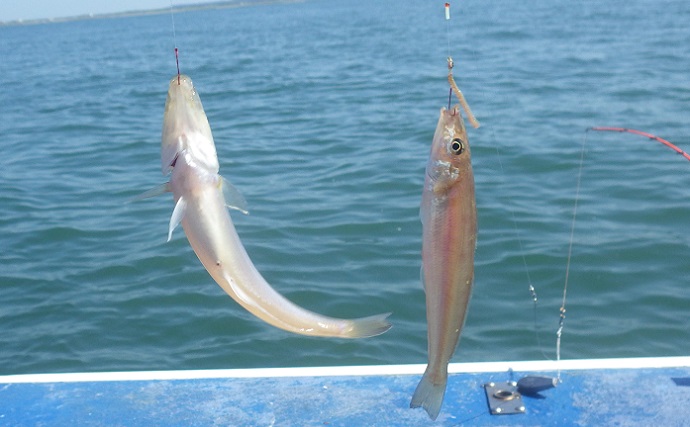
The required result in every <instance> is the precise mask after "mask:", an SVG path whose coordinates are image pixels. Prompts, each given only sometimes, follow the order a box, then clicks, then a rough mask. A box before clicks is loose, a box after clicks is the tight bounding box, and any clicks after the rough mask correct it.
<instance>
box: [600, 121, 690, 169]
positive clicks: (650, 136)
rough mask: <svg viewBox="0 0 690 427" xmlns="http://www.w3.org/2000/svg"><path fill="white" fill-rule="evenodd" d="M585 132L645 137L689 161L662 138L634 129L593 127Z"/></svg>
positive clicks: (689, 157) (686, 155)
mask: <svg viewBox="0 0 690 427" xmlns="http://www.w3.org/2000/svg"><path fill="white" fill-rule="evenodd" d="M587 130H595V131H600V132H627V133H632V134H635V135H640V136H644V137H647V138H649V139H652V140H654V141H657V142H660V143H662V144H664V145H665V146H667V147H668V148H670V149H671V150H673V151H675V152H676V153H678V154H680V155H681V156H683V157H685V158H686V159H687V160H689V161H690V154H688V153H686V152H685V151H683V150H681V149H680V148H678V147H676V146H675V145H673V144H671V143H670V142H668V141H666V140H665V139H663V138H659V137H658V136H656V135H652V134H651V133H647V132H642V131H639V130H635V129H628V128H616V127H593V128H588V129H587Z"/></svg>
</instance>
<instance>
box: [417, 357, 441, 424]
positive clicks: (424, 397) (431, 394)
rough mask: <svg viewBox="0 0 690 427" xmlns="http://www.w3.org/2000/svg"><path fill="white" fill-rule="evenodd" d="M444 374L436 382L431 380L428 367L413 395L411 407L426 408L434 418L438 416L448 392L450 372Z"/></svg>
mask: <svg viewBox="0 0 690 427" xmlns="http://www.w3.org/2000/svg"><path fill="white" fill-rule="evenodd" d="M443 374H444V375H443V377H442V378H439V379H437V381H436V382H434V381H432V380H431V374H430V372H429V368H428V367H427V369H426V372H424V376H423V377H422V380H421V381H420V382H419V384H418V385H417V389H416V390H415V391H414V395H412V401H411V402H410V408H419V407H422V408H424V410H426V413H427V414H429V417H430V418H431V419H432V420H435V419H436V418H437V417H438V413H439V412H440V411H441V404H442V403H443V396H444V395H445V394H446V383H447V381H448V373H447V372H444V373H443ZM438 380H440V381H438Z"/></svg>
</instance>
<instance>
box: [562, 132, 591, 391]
mask: <svg viewBox="0 0 690 427" xmlns="http://www.w3.org/2000/svg"><path fill="white" fill-rule="evenodd" d="M587 135H588V134H587V133H585V136H584V137H583V138H582V148H581V149H580V166H579V168H578V172H577V184H576V186H575V202H574V204H573V220H572V223H571V225H570V243H569V244H568V258H567V259H566V264H565V281H564V284H563V300H562V302H561V308H560V310H559V313H560V314H559V320H558V330H557V331H556V363H557V364H558V362H560V360H561V336H562V335H563V327H564V324H565V302H566V298H567V295H568V280H569V278H570V262H571V260H572V257H573V241H574V240H575V223H576V221H577V206H578V204H579V201H580V185H581V183H582V170H583V169H584V160H585V146H586V144H587ZM558 365H559V366H558V382H561V367H560V364H558Z"/></svg>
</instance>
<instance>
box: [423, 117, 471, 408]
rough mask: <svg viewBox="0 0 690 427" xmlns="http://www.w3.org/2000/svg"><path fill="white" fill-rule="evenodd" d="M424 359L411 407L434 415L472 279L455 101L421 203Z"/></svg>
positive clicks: (466, 175) (437, 139)
mask: <svg viewBox="0 0 690 427" xmlns="http://www.w3.org/2000/svg"><path fill="white" fill-rule="evenodd" d="M420 217H421V220H422V274H421V276H422V282H423V283H424V290H425V293H426V317H427V339H428V364H427V367H426V370H425V371H424V375H423V377H422V379H421V381H420V382H419V384H418V385H417V388H416V389H415V392H414V395H413V396H412V400H411V402H410V407H412V408H418V407H422V408H424V409H425V410H426V412H427V413H428V415H429V417H430V418H432V419H434V420H435V419H436V418H437V417H438V414H439V412H440V410H441V405H442V403H443V398H444V395H445V392H446V384H447V381H448V363H449V361H450V359H451V357H452V356H453V353H454V352H455V349H456V347H457V345H458V341H459V339H460V332H461V331H462V328H463V325H464V323H465V317H466V315H467V308H468V305H469V302H470V296H471V293H472V285H473V283H474V252H475V248H476V245H477V207H476V203H475V197H474V175H473V173H472V161H471V154H470V145H469V141H468V139H467V131H466V129H465V125H464V121H463V118H462V116H461V115H460V110H459V107H458V106H454V107H453V108H452V109H446V108H442V109H441V114H440V117H439V120H438V125H437V126H436V131H435V133H434V138H433V142H432V144H431V152H430V155H429V161H428V163H427V166H426V177H425V181H424V190H423V191H422V201H421V206H420Z"/></svg>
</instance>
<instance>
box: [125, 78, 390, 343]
mask: <svg viewBox="0 0 690 427" xmlns="http://www.w3.org/2000/svg"><path fill="white" fill-rule="evenodd" d="M161 162H162V164H161V166H162V170H163V173H164V174H167V173H171V177H170V181H169V182H168V183H166V184H164V185H162V186H159V187H156V188H154V189H152V190H149V191H147V192H145V193H144V194H142V195H141V196H138V197H137V198H136V199H142V198H147V197H153V196H156V195H159V194H163V193H166V192H172V193H173V196H174V200H175V209H174V210H173V213H172V217H171V218H170V224H169V229H168V240H170V239H171V237H172V233H173V230H174V229H175V227H176V226H177V225H178V224H180V223H181V224H182V228H183V229H184V232H185V234H186V235H187V239H188V240H189V243H190V245H191V246H192V249H194V252H195V253H196V255H197V256H198V258H199V260H200V261H201V263H202V264H203V265H204V267H205V268H206V270H207V271H208V272H209V274H210V275H211V277H213V279H214V280H215V281H216V282H217V283H218V285H219V286H220V287H221V288H222V289H223V290H224V291H225V292H226V293H227V294H228V295H230V296H231V297H232V298H233V299H234V300H235V301H237V302H238V303H239V304H240V305H241V306H242V307H244V308H245V309H247V310H248V311H249V312H251V313H252V314H254V315H255V316H256V317H258V318H260V319H261V320H263V321H265V322H266V323H269V324H271V325H273V326H275V327H278V328H281V329H284V330H286V331H289V332H294V333H296V334H302V335H311V336H321V337H339V338H362V337H370V336H374V335H379V334H382V333H383V332H385V331H387V330H388V329H389V328H390V323H389V322H388V321H387V320H386V318H387V317H388V316H389V314H390V313H388V314H380V315H375V316H371V317H365V318H360V319H338V318H333V317H327V316H322V315H320V314H317V313H314V312H312V311H309V310H306V309H304V308H302V307H299V306H297V305H296V304H294V303H292V302H290V301H289V300H287V299H286V298H285V297H283V296H282V295H280V294H279V293H278V292H276V291H275V290H274V289H273V288H272V287H271V286H270V285H269V284H268V283H267V282H266V280H265V279H264V278H263V277H262V276H261V274H260V273H259V271H258V270H257V269H256V267H255V266H254V264H253V263H252V261H251V259H250V258H249V255H248V254H247V252H246V250H245V249H244V246H243V245H242V242H241V241H240V238H239V236H238V235H237V232H236V230H235V227H234V225H233V223H232V219H231V218H230V215H229V213H228V211H227V209H226V207H229V208H233V209H236V210H239V211H242V212H244V213H246V212H247V210H246V203H245V201H244V198H243V197H242V196H241V194H240V193H239V192H238V191H237V190H236V189H235V188H234V187H233V186H232V185H231V184H230V183H229V182H228V181H226V180H225V179H223V178H222V177H221V176H220V175H219V174H218V170H219V164H218V157H217V155H216V147H215V144H214V142H213V136H212V134H211V127H210V125H209V122H208V119H207V117H206V113H205V112H204V109H203V106H202V105H201V99H200V98H199V94H198V93H197V91H196V89H195V88H194V85H193V84H192V80H191V79H190V78H189V77H187V76H185V75H179V74H178V75H176V76H175V77H174V78H173V79H172V80H170V86H169V90H168V97H167V100H166V103H165V114H164V116H163V134H162V144H161Z"/></svg>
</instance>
